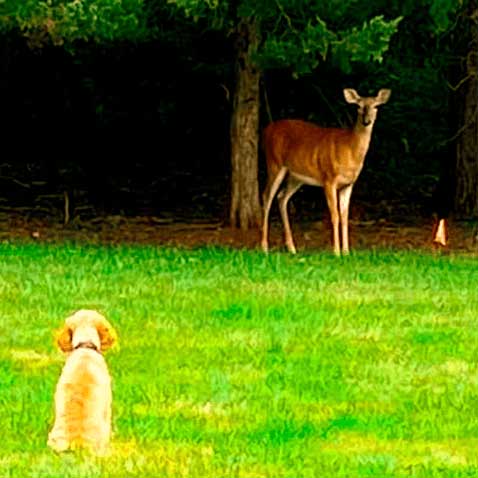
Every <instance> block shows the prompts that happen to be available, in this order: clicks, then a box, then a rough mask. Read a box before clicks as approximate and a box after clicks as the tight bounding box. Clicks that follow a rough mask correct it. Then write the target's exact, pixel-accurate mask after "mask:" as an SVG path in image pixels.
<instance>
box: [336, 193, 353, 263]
mask: <svg viewBox="0 0 478 478" xmlns="http://www.w3.org/2000/svg"><path fill="white" fill-rule="evenodd" d="M352 188H353V184H350V185H348V186H345V187H343V188H342V189H341V190H340V191H339V209H340V224H341V227H342V251H343V253H344V254H348V253H349V206H350V196H351V195H352Z"/></svg>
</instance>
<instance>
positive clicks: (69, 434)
mask: <svg viewBox="0 0 478 478" xmlns="http://www.w3.org/2000/svg"><path fill="white" fill-rule="evenodd" d="M55 404H56V419H55V424H54V426H53V429H52V431H51V432H50V434H49V438H48V445H49V446H51V447H52V448H53V449H55V450H57V451H64V450H67V449H75V448H94V449H96V450H98V449H100V448H102V447H103V446H106V445H107V443H108V441H109V436H110V416H111V380H110V376H109V373H108V369H107V366H106V362H105V360H104V358H103V356H102V355H101V354H100V353H98V352H97V351H95V350H92V349H88V348H80V349H77V350H75V351H73V352H72V353H71V354H70V355H69V357H68V359H67V361H66V363H65V366H64V368H63V371H62V374H61V377H60V379H59V381H58V385H57V388H56V392H55Z"/></svg>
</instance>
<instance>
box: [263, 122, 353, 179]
mask: <svg viewBox="0 0 478 478" xmlns="http://www.w3.org/2000/svg"><path fill="white" fill-rule="evenodd" d="M263 140H264V150H265V154H266V159H267V163H268V165H269V167H275V168H277V167H282V166H285V167H287V169H288V170H289V171H290V172H292V173H297V174H298V175H301V176H305V177H309V178H313V179H314V181H316V182H317V183H318V184H324V183H325V182H326V181H328V180H333V178H334V177H337V176H338V175H339V174H341V173H342V172H343V171H344V169H346V170H348V169H351V171H350V176H351V177H352V176H355V169H357V168H356V165H355V163H356V161H355V158H354V155H353V142H354V140H355V138H354V133H353V131H352V130H347V129H339V128H323V127H320V126H317V125H315V124H313V123H309V122H307V121H301V120H279V121H275V122H273V123H270V124H269V125H268V126H267V127H266V128H265V130H264V137H263ZM359 169H360V168H359ZM348 175H349V174H347V176H348Z"/></svg>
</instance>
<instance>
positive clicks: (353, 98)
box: [344, 88, 362, 104]
mask: <svg viewBox="0 0 478 478" xmlns="http://www.w3.org/2000/svg"><path fill="white" fill-rule="evenodd" d="M344 98H345V101H346V102H347V103H356V104H358V103H359V101H360V100H361V99H362V98H361V97H360V95H359V94H358V93H357V92H356V91H355V90H354V89H353V88H345V89H344Z"/></svg>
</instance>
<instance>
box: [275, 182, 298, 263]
mask: <svg viewBox="0 0 478 478" xmlns="http://www.w3.org/2000/svg"><path fill="white" fill-rule="evenodd" d="M302 184H303V183H301V182H300V181H298V180H297V179H295V178H294V177H293V176H289V178H288V179H287V185H286V187H285V188H284V189H283V190H282V191H281V192H280V193H279V194H278V196H277V198H278V200H279V210H280V214H281V217H282V223H283V224H284V233H285V243H286V246H287V249H288V251H289V252H291V253H292V254H295V253H296V249H295V245H294V239H293V237H292V231H291V229H290V223H289V214H288V213H287V203H288V202H289V199H290V198H291V197H292V196H293V195H294V194H295V193H296V192H297V190H298V189H299V188H300V187H301V186H302Z"/></svg>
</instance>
